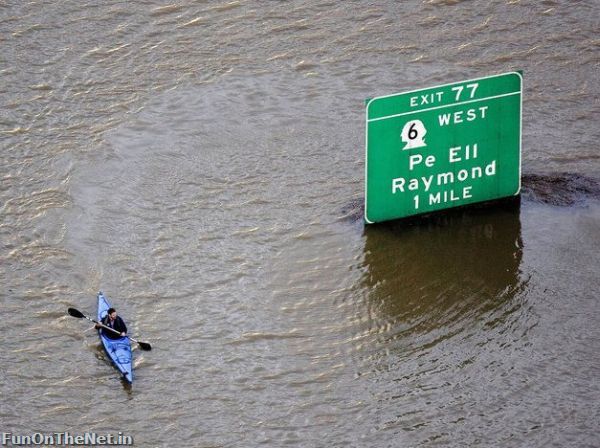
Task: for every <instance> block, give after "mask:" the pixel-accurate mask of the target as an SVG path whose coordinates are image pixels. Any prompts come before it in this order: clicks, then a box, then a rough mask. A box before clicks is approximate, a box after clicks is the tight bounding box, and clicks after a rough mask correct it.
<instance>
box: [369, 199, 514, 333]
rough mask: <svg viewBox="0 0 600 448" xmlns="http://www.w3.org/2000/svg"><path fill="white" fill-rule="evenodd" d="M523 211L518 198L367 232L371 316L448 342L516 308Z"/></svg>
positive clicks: (398, 328)
mask: <svg viewBox="0 0 600 448" xmlns="http://www.w3.org/2000/svg"><path fill="white" fill-rule="evenodd" d="M519 210H520V201H519V200H518V199H517V200H510V201H505V202H501V203H495V204H492V205H488V206H485V207H479V208H468V209H458V210H455V211H451V212H448V213H444V214H438V215H431V216H430V217H427V218H418V219H414V220H412V221H409V222H407V221H399V222H393V223H388V224H382V225H377V226H374V227H373V226H369V227H367V228H366V230H365V235H366V243H365V264H366V271H365V272H366V273H365V276H364V280H363V281H364V287H365V289H366V290H367V291H370V293H369V299H368V301H369V307H370V309H371V314H372V315H373V316H375V317H374V318H375V319H383V320H385V321H386V322H387V324H388V325H393V326H394V328H395V331H392V333H393V337H400V336H403V335H406V334H412V333H415V332H417V333H422V334H432V335H435V338H442V339H443V338H444V337H446V336H449V335H452V334H453V333H454V332H456V331H460V329H461V328H462V325H463V324H461V321H463V320H465V319H479V318H480V317H481V316H482V315H484V314H486V313H489V312H490V311H492V310H494V309H499V308H502V307H504V306H505V305H507V304H509V303H510V301H511V299H512V298H513V297H514V296H515V294H516V293H517V292H518V291H519V290H521V289H522V288H523V285H522V280H521V278H520V275H519V266H520V263H521V258H522V246H523V245H522V240H521V224H520V220H519ZM491 323H493V322H491ZM444 327H445V329H444ZM436 329H438V330H441V334H440V333H438V332H435V331H434V330H436Z"/></svg>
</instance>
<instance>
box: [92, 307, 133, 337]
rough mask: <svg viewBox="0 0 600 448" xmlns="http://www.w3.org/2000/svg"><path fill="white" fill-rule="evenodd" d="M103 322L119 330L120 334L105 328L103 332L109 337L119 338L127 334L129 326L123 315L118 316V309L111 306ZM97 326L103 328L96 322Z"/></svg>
mask: <svg viewBox="0 0 600 448" xmlns="http://www.w3.org/2000/svg"><path fill="white" fill-rule="evenodd" d="M102 324H103V325H106V326H107V327H110V328H112V329H113V330H116V331H118V332H119V333H120V334H117V333H114V332H112V331H110V330H106V329H103V330H102V334H103V335H104V336H106V337H107V338H109V339H119V338H122V337H125V336H127V326H126V325H125V322H123V319H121V317H119V316H117V311H116V310H115V309H114V308H109V309H108V311H107V312H106V316H104V317H103V318H102ZM96 328H102V327H101V326H100V325H98V324H96Z"/></svg>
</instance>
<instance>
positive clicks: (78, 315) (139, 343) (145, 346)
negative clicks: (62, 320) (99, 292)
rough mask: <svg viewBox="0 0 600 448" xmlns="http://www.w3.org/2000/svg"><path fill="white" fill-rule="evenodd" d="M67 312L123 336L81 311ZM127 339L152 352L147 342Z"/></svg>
mask: <svg viewBox="0 0 600 448" xmlns="http://www.w3.org/2000/svg"><path fill="white" fill-rule="evenodd" d="M67 312H68V313H69V315H70V316H73V317H76V318H78V319H81V318H82V317H83V318H84V319H87V320H89V321H90V322H94V323H95V324H98V325H100V326H101V327H102V328H106V329H107V330H110V331H112V332H113V333H117V334H121V333H119V332H118V331H117V330H115V329H114V328H110V327H108V326H106V325H104V324H103V323H101V322H98V321H96V320H94V319H91V318H89V317H87V316H86V315H85V314H83V313H82V312H81V311H79V310H77V309H75V308H69V309H68V310H67ZM125 337H126V338H129V339H130V340H131V341H133V342H136V343H137V344H138V345H139V346H140V348H141V349H142V350H145V351H150V350H152V346H151V345H150V344H148V343H147V342H142V341H138V340H136V339H133V338H132V337H131V336H125Z"/></svg>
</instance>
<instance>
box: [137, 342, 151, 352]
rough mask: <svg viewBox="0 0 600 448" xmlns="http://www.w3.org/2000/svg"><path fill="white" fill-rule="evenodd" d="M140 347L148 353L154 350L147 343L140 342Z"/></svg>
mask: <svg viewBox="0 0 600 448" xmlns="http://www.w3.org/2000/svg"><path fill="white" fill-rule="evenodd" d="M138 345H139V346H140V348H141V349H142V350H145V351H147V352H149V351H150V350H152V346H151V345H150V344H148V343H147V342H140V341H138Z"/></svg>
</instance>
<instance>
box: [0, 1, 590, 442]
mask: <svg viewBox="0 0 600 448" xmlns="http://www.w3.org/2000/svg"><path fill="white" fill-rule="evenodd" d="M598 29H600V4H599V3H598V2H597V1H596V0H587V1H569V2H567V1H551V0H545V1H538V2H528V1H520V0H507V1H479V0H476V1H470V2H467V1H461V0H429V1H422V0H419V1H416V0H410V1H403V2H393V1H387V2H363V1H352V2H350V1H349V2H325V1H324V2H316V1H315V2H310V1H291V2H275V1H267V2H249V1H232V2H214V1H206V2H179V3H173V4H170V3H160V2H154V1H141V2H135V3H131V4H130V3H125V2H37V1H33V2H17V1H9V2H4V3H3V4H0V30H1V31H2V33H1V37H0V45H1V48H2V52H1V55H0V75H1V82H0V100H1V104H2V112H1V113H0V145H1V152H0V160H1V162H2V164H1V168H0V178H1V179H2V181H1V184H0V185H1V186H0V213H1V219H0V245H1V250H0V261H1V268H0V281H1V282H2V285H3V288H2V290H1V291H0V298H1V303H2V336H1V339H0V341H1V345H0V346H1V349H0V364H1V366H2V369H1V370H0V372H1V373H0V378H1V381H0V392H1V400H0V423H1V428H2V431H4V432H12V433H13V434H30V433H33V432H35V431H41V432H56V431H70V432H71V433H83V432H86V431H96V432H107V431H108V432H112V433H118V432H119V431H121V432H122V433H124V434H127V435H131V436H132V437H133V438H134V440H135V445H136V446H142V447H159V446H160V447H162V446H186V447H209V446H210V447H217V446H223V447H230V446H236V447H238V446H239V447H242V446H243V447H247V446H258V445H263V446H302V447H304V446H315V447H316V446H319V447H337V446H339V447H350V446H356V447H388V446H389V447H396V446H419V447H421V446H444V447H446V446H503V447H504V446H506V447H508V446H528V447H542V446H544V447H545V446H557V447H564V446H580V447H584V446H590V447H591V446H598V445H599V444H600V438H599V436H598V421H599V418H600V405H599V404H598V403H600V386H599V384H600V383H599V382H598V375H599V373H600V355H599V353H600V331H599V328H600V326H599V325H598V322H599V319H600V304H599V302H598V290H599V289H600V281H599V272H600V268H599V256H598V254H599V250H600V200H599V198H600V194H599V191H600V156H599V147H598V141H599V140H600V128H599V127H598V119H599V118H600V101H599V98H600V40H599V38H598ZM511 70H523V72H524V80H525V81H524V92H525V94H524V101H523V110H524V117H523V173H524V180H523V187H524V189H523V195H522V198H521V200H520V201H510V202H507V203H501V204H497V205H496V206H493V207H484V208H475V209H471V210H468V209H467V210H459V211H456V212H452V213H447V214H443V215H438V216H434V217H432V218H430V219H425V220H412V221H409V222H399V223H392V224H386V225H378V226H374V227H365V226H364V225H363V224H362V220H361V210H360V204H361V202H362V198H363V181H364V180H363V172H364V100H365V98H368V97H373V96H377V95H383V94H388V93H393V92H398V91H402V90H410V89H416V88H421V87H427V86H431V85H435V84H438V83H445V82H453V81H460V80H462V79H469V78H474V77H480V76H486V75H491V74H496V73H502V72H506V71H511ZM99 289H102V290H103V291H104V292H105V293H106V294H107V295H108V296H109V297H110V298H111V299H112V300H113V303H114V304H115V305H116V306H117V308H118V309H119V311H120V313H121V315H122V316H123V317H124V318H125V319H126V321H127V323H128V325H129V327H130V333H131V334H132V335H134V336H138V337H139V338H140V339H141V340H144V341H149V342H151V343H152V345H153V351H151V352H142V351H140V350H136V351H135V352H134V358H135V376H136V380H135V383H134V385H133V387H132V388H128V387H124V386H123V385H122V383H121V382H120V381H119V378H118V375H117V373H116V371H115V370H114V369H113V368H112V367H111V366H110V364H109V362H108V361H107V359H106V356H105V355H104V354H103V352H102V351H101V349H100V346H99V342H98V339H97V336H96V335H95V332H94V331H92V330H91V329H90V327H89V326H87V325H85V324H84V323H83V322H82V321H80V320H76V319H73V318H71V317H69V316H67V315H66V309H67V307H70V306H73V307H76V308H78V309H80V310H82V311H84V312H86V313H88V314H90V315H93V314H94V312H95V293H96V291H98V290H99Z"/></svg>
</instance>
